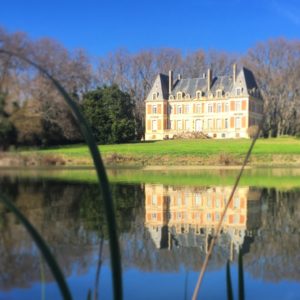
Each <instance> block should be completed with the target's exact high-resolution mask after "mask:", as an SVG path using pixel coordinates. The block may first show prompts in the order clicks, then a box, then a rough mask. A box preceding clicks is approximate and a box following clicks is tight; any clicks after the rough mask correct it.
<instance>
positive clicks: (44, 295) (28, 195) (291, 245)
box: [0, 169, 300, 300]
mask: <svg viewBox="0 0 300 300" xmlns="http://www.w3.org/2000/svg"><path fill="white" fill-rule="evenodd" d="M236 173H237V170H202V171H199V170H185V171H181V172H180V171H176V170H173V171H168V170H163V171H162V170H160V171H144V170H111V171H109V176H110V180H111V182H112V186H111V190H112V194H113V198H114V202H115V207H116V217H117V224H118V228H119V239H120V245H121V252H122V266H123V284H124V298H125V299H190V298H191V296H192V293H193V290H194V287H195V284H196V281H197V278H198V275H199V271H200V269H201V265H202V263H203V261H204V258H205V255H206V252H207V249H208V245H209V243H210V240H211V237H212V236H213V234H214V233H215V229H216V225H217V223H218V220H219V219H220V215H221V212H222V210H223V208H224V205H225V204H226V201H227V200H228V196H229V194H230V192H231V189H232V185H233V181H234V176H235V174H236ZM0 189H1V192H2V193H4V194H5V195H7V196H8V197H9V198H10V199H11V200H12V201H13V202H14V203H15V204H16V205H17V206H18V207H19V208H20V210H21V211H22V212H23V213H24V214H25V215H26V216H27V217H28V218H29V219H30V221H31V222H32V223H33V224H34V226H35V227H36V228H37V229H38V231H39V232H40V233H41V234H42V236H43V237H44V239H45V240H46V241H47V243H48V244H49V246H50V247H51V250H52V251H53V253H54V254H55V256H56V258H57V260H58V262H59V264H60V266H61V268H62V270H63V272H64V274H65V276H66V278H67V282H68V284H69V286H70V289H71V291H72V294H73V297H74V299H86V298H87V293H88V291H89V289H90V290H92V292H93V293H94V292H95V291H98V294H97V296H98V297H99V299H112V284H111V274H110V263H109V248H108V240H107V228H106V225H105V216H104V210H103V205H102V202H101V200H100V201H99V190H98V186H97V184H96V179H95V175H94V173H93V171H92V170H79V169H78V170H57V169H53V170H14V171H11V170H1V171H0ZM0 214H1V216H0V239H1V245H0V265H1V273H0V299H22V300H25V299H60V293H59V290H58V288H57V286H56V284H55V282H54V281H53V278H52V276H51V274H50V272H49V270H48V268H47V266H46V265H45V263H44V261H43V259H42V257H41V256H40V254H39V251H38V250H37V248H36V247H35V245H34V243H33V242H32V240H31V238H30V237H29V236H28V234H27V233H26V231H25V229H24V228H23V227H22V225H21V224H20V223H19V222H18V221H17V220H16V218H15V217H14V215H13V214H12V213H11V212H10V211H8V210H7V209H6V208H5V207H4V206H3V205H2V204H1V205H0ZM299 221H300V170H299V169H273V170H271V169H268V170H266V169H258V170H247V172H246V174H245V177H244V178H243V181H242V182H241V185H240V186H239V188H238V189H237V191H236V193H235V195H234V198H233V201H232V203H231V204H230V206H229V209H228V211H227V215H226V218H225V220H224V223H223V227H222V232H221V235H220V237H219V239H218V241H217V243H216V246H215V248H214V251H213V255H212V257H211V259H210V261H209V264H208V269H207V272H206V274H205V276H204V280H203V284H202V286H201V289H200V292H199V299H226V273H225V272H226V268H225V267H226V263H227V261H228V260H229V261H230V262H231V275H232V282H233V288H234V293H235V295H237V286H238V275H237V258H238V251H239V250H240V251H241V253H242V255H243V263H244V278H245V294H246V299H300V251H299V249H300V229H299ZM99 258H100V259H99ZM99 261H100V263H99ZM97 273H98V274H99V276H98V280H97V279H96V277H97ZM236 298H237V297H236Z"/></svg>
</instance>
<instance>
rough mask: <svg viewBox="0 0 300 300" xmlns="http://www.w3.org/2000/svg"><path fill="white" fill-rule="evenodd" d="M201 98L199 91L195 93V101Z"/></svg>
mask: <svg viewBox="0 0 300 300" xmlns="http://www.w3.org/2000/svg"><path fill="white" fill-rule="evenodd" d="M201 96H202V92H201V91H197V92H196V98H197V99H200V98H201Z"/></svg>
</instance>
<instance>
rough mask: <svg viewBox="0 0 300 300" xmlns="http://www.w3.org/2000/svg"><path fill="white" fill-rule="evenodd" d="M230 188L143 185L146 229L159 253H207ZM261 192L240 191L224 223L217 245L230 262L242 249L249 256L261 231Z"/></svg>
mask: <svg viewBox="0 0 300 300" xmlns="http://www.w3.org/2000/svg"><path fill="white" fill-rule="evenodd" d="M231 190H232V187H224V186H222V187H213V188H210V187H207V188H190V187H174V186H165V185H152V184H146V185H145V199H146V203H145V227H146V228H147V229H148V231H149V233H150V235H151V238H152V240H153V242H154V243H155V245H156V247H157V248H159V249H163V248H168V249H172V247H174V246H175V247H199V248H200V249H201V250H202V251H204V252H207V250H208V246H209V242H210V240H211V238H212V236H213V235H214V233H215V231H216V228H217V225H218V222H219V220H220V218H221V215H222V212H223V210H224V208H225V205H226V202H227V201H228V198H229V195H230V193H231ZM260 198H261V191H258V190H256V189H253V188H249V187H240V188H238V189H237V190H236V192H235V195H234V197H233V200H232V202H231V204H230V205H229V208H228V210H227V214H226V216H225V219H224V221H223V226H222V230H221V235H220V237H219V239H218V242H217V244H218V245H219V246H220V244H222V245H221V246H222V247H225V248H227V251H229V253H230V254H229V255H230V259H233V255H234V253H235V252H237V251H238V249H239V248H242V250H243V252H248V250H249V245H250V244H251V242H252V241H253V236H254V235H255V233H256V231H257V229H258V228H259V227H260V220H261V218H260V209H259V208H260Z"/></svg>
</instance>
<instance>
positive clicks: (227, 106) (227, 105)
mask: <svg viewBox="0 0 300 300" xmlns="http://www.w3.org/2000/svg"><path fill="white" fill-rule="evenodd" d="M225 111H226V112H228V111H229V103H228V102H226V103H225Z"/></svg>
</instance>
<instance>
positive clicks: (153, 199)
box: [152, 195, 157, 205]
mask: <svg viewBox="0 0 300 300" xmlns="http://www.w3.org/2000/svg"><path fill="white" fill-rule="evenodd" d="M152 205H157V195H152Z"/></svg>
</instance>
